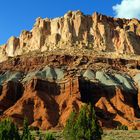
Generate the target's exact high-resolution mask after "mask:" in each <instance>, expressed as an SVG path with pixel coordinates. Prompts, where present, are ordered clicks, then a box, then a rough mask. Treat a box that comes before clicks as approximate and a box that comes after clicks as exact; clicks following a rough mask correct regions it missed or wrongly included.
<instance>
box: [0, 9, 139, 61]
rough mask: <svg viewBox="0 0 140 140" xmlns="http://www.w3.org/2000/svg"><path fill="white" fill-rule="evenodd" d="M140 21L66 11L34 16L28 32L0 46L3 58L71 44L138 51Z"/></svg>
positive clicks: (95, 48)
mask: <svg viewBox="0 0 140 140" xmlns="http://www.w3.org/2000/svg"><path fill="white" fill-rule="evenodd" d="M139 44H140V21H139V20H137V19H130V20H126V19H119V18H118V19H117V18H112V17H107V16H104V15H101V14H98V13H94V14H93V15H91V16H90V15H84V14H83V13H82V12H80V11H69V12H68V13H66V14H65V15H64V16H63V17H59V18H54V19H48V18H45V19H42V18H37V19H36V22H35V24H34V27H33V29H32V30H31V31H25V30H24V31H22V32H21V34H20V36H19V37H18V38H16V37H11V38H10V39H9V40H8V41H7V43H6V44H5V45H3V46H2V47H1V49H0V54H2V55H1V57H2V59H1V61H3V60H5V57H13V56H17V55H22V54H26V53H29V52H31V51H35V50H38V51H40V52H43V51H52V50H56V49H60V48H61V49H68V50H69V49H71V47H74V48H79V49H81V51H82V49H84V48H88V49H91V50H92V51H93V52H94V51H98V52H100V51H106V52H114V54H115V55H116V56H117V55H118V54H122V55H124V54H140V47H139Z"/></svg>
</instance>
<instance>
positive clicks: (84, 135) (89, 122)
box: [63, 104, 102, 140]
mask: <svg viewBox="0 0 140 140" xmlns="http://www.w3.org/2000/svg"><path fill="white" fill-rule="evenodd" d="M63 133H64V137H65V139H67V140H100V139H101V135H102V129H101V127H100V126H99V123H98V121H97V119H96V115H95V111H94V108H93V106H92V105H91V104H90V105H84V106H83V107H82V108H81V109H80V112H79V113H78V114H76V112H72V113H71V115H70V118H69V119H68V121H67V123H66V126H65V128H64V131H63Z"/></svg>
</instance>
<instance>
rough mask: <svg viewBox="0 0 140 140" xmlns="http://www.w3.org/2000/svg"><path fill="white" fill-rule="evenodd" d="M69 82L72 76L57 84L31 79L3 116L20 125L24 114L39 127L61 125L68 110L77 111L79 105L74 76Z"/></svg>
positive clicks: (65, 118)
mask: <svg viewBox="0 0 140 140" xmlns="http://www.w3.org/2000/svg"><path fill="white" fill-rule="evenodd" d="M71 84H72V82H71V80H70V81H67V82H64V83H59V84H57V83H54V82H47V81H42V80H39V79H33V80H31V81H30V82H29V83H28V84H27V85H26V88H25V91H24V93H23V96H22V97H21V98H20V99H19V100H18V101H17V102H15V104H14V105H13V106H12V107H10V108H9V109H7V110H6V111H5V112H4V113H3V116H2V118H3V117H12V118H13V119H14V121H15V122H17V124H18V125H20V126H21V125H22V123H23V119H24V117H27V118H28V119H29V123H30V125H31V126H34V127H39V128H41V129H46V128H52V127H63V126H64V124H65V123H66V120H67V119H68V117H69V115H70V113H71V111H72V110H73V109H76V110H77V111H78V110H79V108H80V106H81V105H82V102H81V101H80V93H79V90H78V83H77V80H76V79H75V80H73V84H74V85H71ZM72 87H73V88H72Z"/></svg>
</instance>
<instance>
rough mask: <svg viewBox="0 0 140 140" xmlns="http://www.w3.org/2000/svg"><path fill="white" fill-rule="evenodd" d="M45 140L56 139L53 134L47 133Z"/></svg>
mask: <svg viewBox="0 0 140 140" xmlns="http://www.w3.org/2000/svg"><path fill="white" fill-rule="evenodd" d="M45 140H55V137H54V136H53V134H52V133H50V132H47V133H46V135H45Z"/></svg>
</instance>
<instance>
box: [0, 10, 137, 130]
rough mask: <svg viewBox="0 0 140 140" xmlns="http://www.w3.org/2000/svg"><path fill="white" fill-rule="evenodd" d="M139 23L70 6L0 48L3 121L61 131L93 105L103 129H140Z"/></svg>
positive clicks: (0, 117)
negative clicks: (71, 117)
mask: <svg viewBox="0 0 140 140" xmlns="http://www.w3.org/2000/svg"><path fill="white" fill-rule="evenodd" d="M139 54H140V21H139V20H137V19H129V20H127V19H119V18H112V17H107V16H104V15H101V14H98V13H94V14H93V15H92V16H90V15H84V14H83V13H82V12H80V11H74V12H72V11H69V12H68V13H66V14H65V15H64V17H60V18H54V19H48V18H45V19H42V18H37V19H36V23H35V24H34V27H33V29H32V30H31V31H25V30H24V31H22V32H21V34H20V36H19V37H11V38H10V39H9V40H8V41H7V43H6V44H4V45H2V46H1V47H0V120H1V119H4V118H6V117H10V118H12V119H13V120H14V121H15V122H16V123H17V124H18V125H19V126H22V124H23V120H24V117H27V118H28V120H29V124H30V125H31V126H33V127H39V128H41V129H50V128H63V127H64V126H65V123H66V120H67V118H68V117H69V115H70V113H71V111H72V110H76V111H79V109H80V107H81V106H82V105H83V104H84V103H89V102H91V103H92V104H93V105H94V108H95V111H96V115H97V117H98V119H99V120H100V123H101V124H102V126H103V127H106V128H115V127H117V125H118V124H119V123H121V124H124V125H127V126H129V127H134V126H136V127H137V128H138V129H140V122H139V119H140V71H139V70H140V59H139V58H140V57H139Z"/></svg>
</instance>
